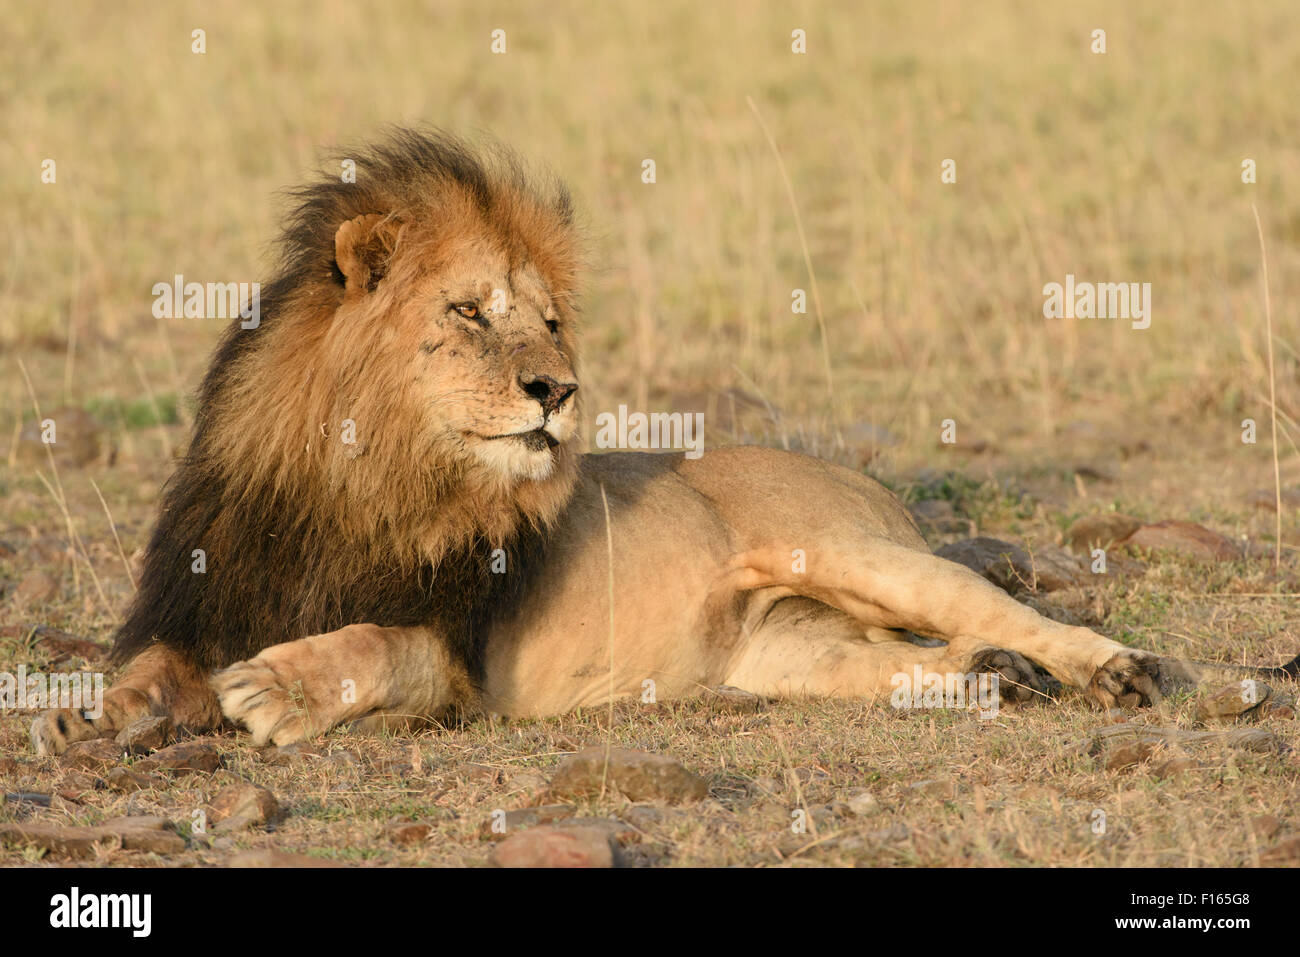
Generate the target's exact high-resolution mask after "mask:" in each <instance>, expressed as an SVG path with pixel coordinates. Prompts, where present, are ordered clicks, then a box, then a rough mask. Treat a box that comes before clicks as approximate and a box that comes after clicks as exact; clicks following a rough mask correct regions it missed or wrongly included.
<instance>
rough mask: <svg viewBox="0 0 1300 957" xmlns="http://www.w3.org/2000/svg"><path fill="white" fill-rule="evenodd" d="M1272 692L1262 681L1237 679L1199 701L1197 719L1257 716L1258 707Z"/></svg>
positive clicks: (1225, 719) (1211, 719) (1229, 718)
mask: <svg viewBox="0 0 1300 957" xmlns="http://www.w3.org/2000/svg"><path fill="white" fill-rule="evenodd" d="M1272 694H1273V689H1272V687H1270V686H1269V685H1267V684H1265V683H1264V682H1262V681H1254V680H1247V681H1235V682H1233V683H1232V684H1230V685H1228V686H1226V687H1224V688H1220V689H1219V690H1218V691H1216V692H1214V694H1212V695H1210V696H1209V697H1208V698H1203V699H1202V700H1200V701H1199V702H1197V704H1196V720H1198V721H1205V722H1214V721H1234V720H1236V719H1237V718H1240V717H1242V716H1245V715H1248V714H1251V713H1256V716H1257V711H1256V709H1258V708H1259V706H1260V705H1261V704H1263V703H1264V702H1265V701H1267V700H1268V699H1269V698H1270V697H1272Z"/></svg>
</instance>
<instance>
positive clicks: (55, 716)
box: [31, 708, 112, 754]
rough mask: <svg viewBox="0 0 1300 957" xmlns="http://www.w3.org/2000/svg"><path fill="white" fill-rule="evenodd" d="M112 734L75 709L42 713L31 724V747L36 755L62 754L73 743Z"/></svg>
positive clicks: (60, 709) (109, 730)
mask: <svg viewBox="0 0 1300 957" xmlns="http://www.w3.org/2000/svg"><path fill="white" fill-rule="evenodd" d="M111 733H112V729H105V730H100V729H99V728H97V727H96V726H95V723H94V722H93V721H92V720H91V719H89V718H87V717H86V716H85V715H84V714H83V713H82V712H81V711H78V710H77V709H76V708H59V709H57V710H53V711H43V712H41V714H40V715H38V716H37V718H36V720H35V721H33V722H32V731H31V737H32V747H34V748H35V749H36V753H37V754H62V753H63V752H64V751H66V750H68V745H70V744H72V743H73V742H74V741H89V740H90V739H91V738H101V737H105V736H106V735H108V734H111Z"/></svg>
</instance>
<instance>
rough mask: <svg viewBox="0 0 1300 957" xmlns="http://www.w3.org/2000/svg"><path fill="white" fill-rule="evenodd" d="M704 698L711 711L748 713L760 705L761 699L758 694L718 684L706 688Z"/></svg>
mask: <svg viewBox="0 0 1300 957" xmlns="http://www.w3.org/2000/svg"><path fill="white" fill-rule="evenodd" d="M704 700H705V702H706V703H707V704H708V706H709V708H710V709H711V710H713V711H729V712H734V713H737V714H748V713H750V712H754V711H757V710H758V709H759V708H760V707H761V706H762V700H761V699H760V698H759V697H758V695H756V694H753V693H752V692H749V691H744V690H742V689H740V688H733V687H732V686H731V685H718V686H717V687H714V688H709V689H707V690H706V691H705V692H704Z"/></svg>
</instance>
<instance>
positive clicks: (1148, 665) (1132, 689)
mask: <svg viewBox="0 0 1300 957" xmlns="http://www.w3.org/2000/svg"><path fill="white" fill-rule="evenodd" d="M1159 664H1160V658H1159V657H1158V656H1157V655H1153V654H1151V653H1150V652H1149V651H1138V650H1137V649H1135V648H1125V649H1124V650H1123V651H1120V652H1117V653H1116V654H1115V655H1114V656H1112V657H1111V658H1110V659H1109V660H1107V661H1106V662H1105V664H1103V665H1102V666H1101V667H1100V668H1098V669H1097V670H1096V672H1095V673H1094V674H1093V676H1092V681H1090V682H1089V683H1088V689H1087V694H1088V697H1090V698H1092V699H1093V700H1094V701H1096V702H1097V703H1098V704H1100V705H1101V706H1102V707H1103V708H1143V707H1147V706H1149V705H1154V704H1157V703H1159V701H1160V690H1159V688H1158V687H1157V685H1156V682H1157V678H1158V675H1159Z"/></svg>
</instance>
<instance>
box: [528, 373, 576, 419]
mask: <svg viewBox="0 0 1300 957" xmlns="http://www.w3.org/2000/svg"><path fill="white" fill-rule="evenodd" d="M519 387H520V388H522V389H523V390H524V392H525V393H527V395H528V396H529V397H531V398H534V399H536V400H537V401H538V402H540V403H541V404H542V411H544V412H545V413H546V414H547V415H550V414H551V413H552V412H554V411H556V410H557V409H558V408H559V407H560V406H561V405H563V404H564V400H565V399H567V398H568V397H569V396H571V395H573V393H575V392H577V391H578V383H576V382H556V381H555V380H554V379H552V378H551V377H550V376H548V375H538V374H536V373H533V372H521V373H520V374H519Z"/></svg>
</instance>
